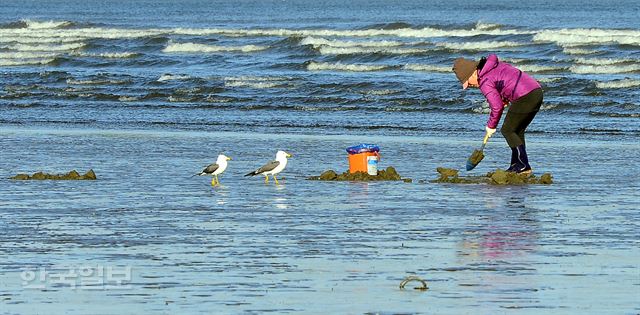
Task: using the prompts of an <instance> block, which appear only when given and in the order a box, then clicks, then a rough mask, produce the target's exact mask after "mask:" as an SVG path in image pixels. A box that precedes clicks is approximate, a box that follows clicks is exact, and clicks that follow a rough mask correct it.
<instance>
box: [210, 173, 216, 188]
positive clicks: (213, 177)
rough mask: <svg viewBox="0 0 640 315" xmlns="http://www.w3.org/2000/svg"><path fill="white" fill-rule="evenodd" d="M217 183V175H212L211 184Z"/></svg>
mask: <svg viewBox="0 0 640 315" xmlns="http://www.w3.org/2000/svg"><path fill="white" fill-rule="evenodd" d="M216 184H217V182H216V177H215V175H214V176H211V186H215V185H216Z"/></svg>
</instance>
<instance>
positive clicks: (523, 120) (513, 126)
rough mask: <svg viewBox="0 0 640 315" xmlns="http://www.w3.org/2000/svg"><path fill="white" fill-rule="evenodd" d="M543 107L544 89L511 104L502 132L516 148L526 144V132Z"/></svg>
mask: <svg viewBox="0 0 640 315" xmlns="http://www.w3.org/2000/svg"><path fill="white" fill-rule="evenodd" d="M541 105H542V89H540V88H538V89H535V90H533V91H531V92H529V94H527V95H525V96H523V97H521V98H519V99H517V100H515V101H514V102H513V103H511V107H509V111H508V112H507V116H506V117H505V119H504V122H503V123H502V128H500V132H501V133H502V135H503V136H504V138H505V140H507V143H508V144H509V147H512V148H515V147H517V146H519V145H521V144H524V143H525V142H524V131H525V130H526V129H527V127H528V126H529V124H530V123H531V121H533V118H534V117H536V114H537V113H538V111H539V110H540V106H541Z"/></svg>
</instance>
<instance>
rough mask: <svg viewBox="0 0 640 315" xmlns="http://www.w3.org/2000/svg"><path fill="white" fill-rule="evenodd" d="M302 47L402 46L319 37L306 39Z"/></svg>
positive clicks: (390, 42)
mask: <svg viewBox="0 0 640 315" xmlns="http://www.w3.org/2000/svg"><path fill="white" fill-rule="evenodd" d="M300 45H311V46H313V47H314V48H319V47H321V46H328V47H396V46H402V45H403V43H402V42H399V41H387V40H383V41H344V40H335V39H325V38H318V37H305V38H304V39H302V40H301V41H300Z"/></svg>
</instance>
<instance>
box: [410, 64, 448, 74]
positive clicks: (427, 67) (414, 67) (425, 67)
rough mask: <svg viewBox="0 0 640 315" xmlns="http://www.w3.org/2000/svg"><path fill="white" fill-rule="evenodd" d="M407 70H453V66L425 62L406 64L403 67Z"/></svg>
mask: <svg viewBox="0 0 640 315" xmlns="http://www.w3.org/2000/svg"><path fill="white" fill-rule="evenodd" d="M402 68H403V69H405V70H410V71H424V72H445V73H446V72H451V66H434V65H425V64H406V65H404V66H403V67H402Z"/></svg>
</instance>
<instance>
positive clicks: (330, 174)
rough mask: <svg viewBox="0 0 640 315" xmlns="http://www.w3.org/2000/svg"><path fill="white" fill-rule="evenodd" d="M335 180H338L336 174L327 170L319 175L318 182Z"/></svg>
mask: <svg viewBox="0 0 640 315" xmlns="http://www.w3.org/2000/svg"><path fill="white" fill-rule="evenodd" d="M336 178H338V173H336V172H335V171H334V170H328V171H325V172H323V173H322V174H320V178H318V179H319V180H335V179H336Z"/></svg>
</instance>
